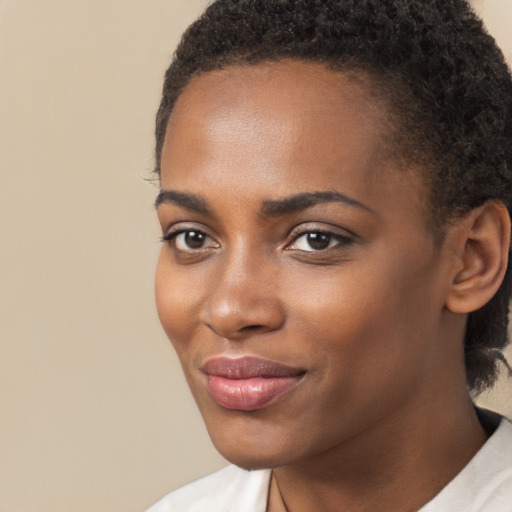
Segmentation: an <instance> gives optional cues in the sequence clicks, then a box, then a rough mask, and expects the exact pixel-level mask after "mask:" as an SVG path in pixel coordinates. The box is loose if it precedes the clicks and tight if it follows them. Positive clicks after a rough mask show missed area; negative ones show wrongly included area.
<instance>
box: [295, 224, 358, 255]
mask: <svg viewBox="0 0 512 512" xmlns="http://www.w3.org/2000/svg"><path fill="white" fill-rule="evenodd" d="M308 235H320V236H324V237H328V238H329V240H328V243H329V244H330V243H331V242H332V241H336V242H337V243H335V244H334V245H332V246H328V247H326V248H323V249H318V250H315V249H313V248H312V250H305V249H296V250H298V251H301V252H305V253H308V252H309V253H313V254H314V253H317V254H324V253H326V252H327V251H330V250H335V249H340V248H341V247H344V248H346V247H348V246H349V245H351V244H352V243H353V242H354V238H353V237H351V236H349V235H342V234H340V233H336V232H334V231H329V230H326V229H315V228H310V229H303V230H301V231H299V232H297V233H294V234H293V235H292V236H293V238H292V241H291V242H289V243H287V244H286V247H285V250H293V249H289V247H290V246H293V245H294V244H296V243H297V241H299V240H300V239H301V238H303V237H305V236H308ZM338 246H341V247H338Z"/></svg>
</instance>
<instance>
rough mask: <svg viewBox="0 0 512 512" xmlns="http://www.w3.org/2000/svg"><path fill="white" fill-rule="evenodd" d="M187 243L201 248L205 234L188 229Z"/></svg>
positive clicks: (193, 247)
mask: <svg viewBox="0 0 512 512" xmlns="http://www.w3.org/2000/svg"><path fill="white" fill-rule="evenodd" d="M185 243H186V244H187V245H188V246H189V247H190V248H191V249H201V247H202V246H203V243H204V234H203V233H198V232H197V231H188V232H187V233H186V234H185Z"/></svg>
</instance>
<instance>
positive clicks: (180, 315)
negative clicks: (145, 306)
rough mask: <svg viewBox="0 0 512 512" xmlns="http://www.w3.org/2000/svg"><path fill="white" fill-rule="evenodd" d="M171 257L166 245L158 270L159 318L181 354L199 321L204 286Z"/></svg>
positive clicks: (161, 254)
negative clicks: (183, 346) (174, 263)
mask: <svg viewBox="0 0 512 512" xmlns="http://www.w3.org/2000/svg"><path fill="white" fill-rule="evenodd" d="M170 257H171V256H170V255H169V254H168V253H167V250H166V248H165V247H163V248H162V251H161V253H160V257H159V260H158V264H157V268H156V274H155V300H156V307H157V311H158V316H159V318H160V322H161V324H162V326H163V328H164V330H165V332H166V334H167V336H168V337H169V339H170V341H171V342H172V344H173V345H174V347H175V348H176V350H177V351H178V354H179V353H180V349H181V346H182V345H185V344H186V343H187V341H188V340H189V339H190V337H191V336H192V331H193V329H194V326H195V325H196V323H197V314H198V311H199V308H200V304H201V293H202V290H203V289H204V287H205V286H204V281H203V282H201V281H200V280H199V279H197V278H195V277H194V274H193V273H191V272H187V271H186V270H184V269H182V268H179V269H176V266H175V265H173V264H172V263H171V262H170V261H169V258H170Z"/></svg>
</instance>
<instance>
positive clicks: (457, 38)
mask: <svg viewBox="0 0 512 512" xmlns="http://www.w3.org/2000/svg"><path fill="white" fill-rule="evenodd" d="M285 59H294V60H299V61H306V62H315V63H321V64H323V65H325V66H326V67H328V68H329V69H333V70H336V71H340V72H345V73H349V74H352V75H354V74H355V75H356V76H359V77H361V78H362V81H363V82H364V81H365V80H366V82H367V83H370V84H371V90H372V91H373V92H372V94H373V95H374V96H375V97H376V98H380V99H381V100H382V99H383V100H384V101H383V103H384V104H385V105H386V106H387V108H386V113H387V114H388V115H389V118H390V120H391V122H392V125H393V127H394V133H393V137H392V142H393V146H394V147H393V149H392V156H393V157H394V158H395V159H396V161H397V162H398V161H402V162H405V163H406V164H407V165H408V166H409V167H412V168H415V169H419V170H420V172H422V175H423V177H424V180H425V182H426V185H427V189H428V193H429V208H430V209H431V219H430V221H431V225H432V228H433V232H435V233H438V234H439V233H440V237H441V239H442V232H443V227H444V226H446V224H447V223H448V222H449V221H450V220H453V219H455V218H457V217H459V216H460V215H463V214H465V213H467V212H468V211H470V210H471V209H473V208H476V207H478V206H480V205H482V204H483V203H484V202H485V201H487V200H493V199H494V200H499V201H502V202H503V203H504V204H505V205H506V207H507V209H508V211H509V213H510V211H511V207H512V180H511V177H512V175H511V168H512V80H511V76H510V70H509V68H508V67H507V64H506V62H505V59H504V57H503V54H502V52H501V51H500V49H499V48H498V47H497V45H496V43H495V41H494V39H493V38H492V37H491V36H490V35H489V34H488V33H487V32H486V30H485V28H484V26H483V24H482V21H481V20H480V19H479V18H478V17H477V16H476V14H475V13H474V12H473V10H472V9H471V7H470V5H469V4H468V3H467V2H466V1H465V0H217V1H215V2H213V3H212V4H211V5H210V6H209V7H208V8H207V9H206V11H205V12H204V13H203V15H202V16H201V17H200V18H199V19H198V20H197V21H196V22H195V23H193V24H192V25H191V26H190V27H189V28H188V30H187V31H186V32H185V34H184V35H183V37H182V39H181V42H180V44H179V46H178V48H177V50H176V52H175V55H174V58H173V61H172V63H171V65H170V67H169V69H168V70H167V72H166V75H165V81H164V87H163V94H162V99H161V103H160V107H159V110H158V114H157V118H156V151H155V153H156V168H155V171H156V173H157V174H159V173H160V159H161V153H162V146H163V143H164V139H165V133H166V128H167V124H168V120H169V116H170V114H171V112H172V109H173V107H174V105H175V103H176V101H177V99H178V97H179V96H180V93H181V92H182V91H183V89H184V87H186V85H187V84H188V83H189V82H190V80H191V79H192V78H194V77H195V76H198V75H200V74H202V73H205V72H207V71H210V70H214V69H221V68H224V67H227V66H233V65H256V64H259V63H263V62H268V61H280V60H281V61H282V60H285ZM381 103H382V101H381ZM509 252H510V251H509ZM511 291H512V272H511V265H510V263H509V265H508V267H507V271H506V275H505V278H504V281H503V283H502V285H501V287H500V289H499V290H498V292H497V293H496V294H495V296H494V297H493V298H492V299H491V300H490V301H489V302H488V303H487V304H486V305H485V306H483V307H482V308H481V309H479V310H478V311H475V312H473V313H471V314H470V315H469V318H468V322H467V327H466V334H465V340H464V346H465V363H466V372H467V384H468V388H469V389H470V390H472V391H474V392H478V391H482V390H483V389H485V388H488V387H490V386H492V384H493V383H494V381H495V379H496V377H497V374H498V361H502V362H504V363H505V364H507V363H506V360H505V358H504V356H503V353H502V351H503V349H504V347H505V346H506V345H507V343H508V336H507V326H508V308H509V300H510V294H511ZM507 366H508V365H507ZM509 369H510V368H509Z"/></svg>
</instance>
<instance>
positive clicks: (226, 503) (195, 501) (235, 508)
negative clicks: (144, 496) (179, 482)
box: [146, 465, 270, 512]
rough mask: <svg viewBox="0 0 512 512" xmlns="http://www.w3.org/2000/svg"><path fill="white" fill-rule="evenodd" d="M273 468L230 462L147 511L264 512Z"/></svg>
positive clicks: (170, 495) (169, 495)
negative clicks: (250, 467)
mask: <svg viewBox="0 0 512 512" xmlns="http://www.w3.org/2000/svg"><path fill="white" fill-rule="evenodd" d="M269 481H270V470H258V471H246V470H244V469H240V468H239V467H237V466H233V465H231V466H227V467H226V468H224V469H221V470H220V471H217V472H216V473H212V474H211V475H208V476H206V477H204V478H201V479H200V480H197V481H195V482H192V483H191V484H188V485H186V486H185V487H181V488H180V489H178V490H176V491H174V492H171V493H170V494H168V495H167V496H165V497H164V498H163V499H162V500H160V501H159V502H158V503H156V504H155V505H153V506H152V507H151V508H149V509H148V510H147V511H146V512H205V511H208V512H241V511H243V512H265V508H266V504H267V494H268V485H269Z"/></svg>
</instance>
